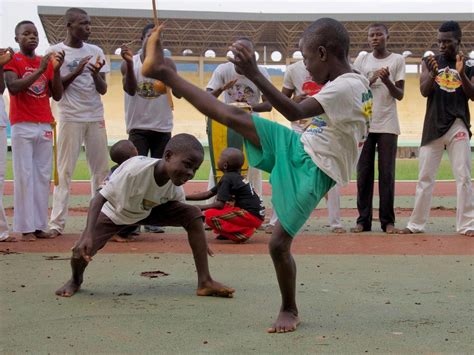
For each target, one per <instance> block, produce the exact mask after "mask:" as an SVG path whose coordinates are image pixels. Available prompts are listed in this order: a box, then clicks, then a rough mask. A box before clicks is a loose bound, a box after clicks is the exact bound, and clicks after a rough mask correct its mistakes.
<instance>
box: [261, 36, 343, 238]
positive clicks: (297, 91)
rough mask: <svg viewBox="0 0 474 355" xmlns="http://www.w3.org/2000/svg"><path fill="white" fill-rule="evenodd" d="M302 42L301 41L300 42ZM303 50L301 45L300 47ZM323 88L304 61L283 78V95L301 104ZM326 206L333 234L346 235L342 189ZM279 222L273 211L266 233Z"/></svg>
mask: <svg viewBox="0 0 474 355" xmlns="http://www.w3.org/2000/svg"><path fill="white" fill-rule="evenodd" d="M300 42H301V41H300ZM300 48H301V45H300ZM319 90H321V86H319V85H318V84H316V83H315V82H314V81H313V78H312V77H311V74H310V73H309V72H308V71H307V70H306V67H305V65H304V62H303V61H302V60H300V61H298V62H296V63H293V64H291V65H289V66H288V68H287V69H286V72H285V76H284V77H283V88H282V90H281V91H282V93H284V94H285V95H286V96H288V97H290V98H291V97H293V100H294V101H296V102H301V101H303V100H304V99H306V98H307V97H308V96H312V95H315V94H316V93H317V92H318V91H319ZM307 123H308V119H303V120H299V121H293V122H291V128H292V129H293V130H294V131H295V132H298V133H303V132H304V130H305V127H306V125H307ZM326 205H327V209H328V224H329V227H330V228H331V232H333V233H345V232H346V230H345V229H344V227H343V225H342V223H341V205H340V187H339V185H335V186H334V187H333V188H332V189H331V190H329V192H328V194H327V197H326ZM277 221H278V217H277V215H276V213H275V211H273V214H272V217H271V218H270V221H269V222H268V224H267V225H266V227H265V233H268V234H270V233H272V230H273V226H274V225H275V223H276V222H277Z"/></svg>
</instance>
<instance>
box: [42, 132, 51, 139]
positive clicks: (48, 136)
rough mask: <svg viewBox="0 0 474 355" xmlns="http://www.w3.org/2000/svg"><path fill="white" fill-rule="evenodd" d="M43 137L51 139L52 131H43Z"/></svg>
mask: <svg viewBox="0 0 474 355" xmlns="http://www.w3.org/2000/svg"><path fill="white" fill-rule="evenodd" d="M43 137H44V138H46V139H48V140H51V139H53V131H44V134H43Z"/></svg>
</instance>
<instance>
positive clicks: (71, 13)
mask: <svg viewBox="0 0 474 355" xmlns="http://www.w3.org/2000/svg"><path fill="white" fill-rule="evenodd" d="M77 15H86V16H87V15H89V14H88V13H87V12H86V11H85V10H83V9H80V8H78V7H71V8H69V9H67V10H66V13H65V14H64V17H65V20H66V24H68V23H70V22H73V21H74V20H75V19H76V16H77Z"/></svg>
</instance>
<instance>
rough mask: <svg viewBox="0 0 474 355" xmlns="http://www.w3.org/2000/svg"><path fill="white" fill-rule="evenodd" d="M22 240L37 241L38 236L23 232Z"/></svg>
mask: <svg viewBox="0 0 474 355" xmlns="http://www.w3.org/2000/svg"><path fill="white" fill-rule="evenodd" d="M21 241H22V242H34V241H36V236H35V234H34V233H23V234H22V235H21Z"/></svg>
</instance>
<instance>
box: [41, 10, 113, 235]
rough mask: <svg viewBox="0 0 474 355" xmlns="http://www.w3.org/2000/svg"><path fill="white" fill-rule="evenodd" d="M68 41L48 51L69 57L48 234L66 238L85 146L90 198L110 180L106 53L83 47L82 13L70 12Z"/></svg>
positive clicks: (86, 24) (86, 31) (85, 24)
mask: <svg viewBox="0 0 474 355" xmlns="http://www.w3.org/2000/svg"><path fill="white" fill-rule="evenodd" d="M65 18H66V26H67V36H66V39H65V41H64V42H61V43H58V44H56V45H54V46H52V47H50V48H49V49H48V51H61V50H64V52H65V54H66V55H65V62H64V65H63V66H62V68H61V78H62V81H63V85H64V95H63V98H62V100H61V101H60V102H59V104H58V108H59V124H58V174H59V185H58V186H56V187H55V188H54V194H53V210H52V212H51V220H50V223H49V227H50V233H51V234H53V235H59V234H61V233H63V231H64V227H65V225H66V217H67V212H68V200H69V188H70V183H71V178H72V174H73V172H74V168H75V167H76V163H77V159H78V158H79V154H80V151H81V146H82V144H84V145H85V148H86V159H87V163H88V165H89V169H90V171H91V175H92V180H91V194H92V195H94V194H95V192H96V190H97V188H98V187H99V185H100V184H101V183H102V181H103V180H104V178H105V177H106V176H107V174H108V170H109V167H108V151H107V134H106V130H105V121H104V108H103V105H102V101H101V98H100V95H104V94H105V93H106V91H107V83H106V81H105V73H107V72H109V67H108V66H107V64H106V61H105V56H104V52H103V51H102V49H100V48H99V47H97V46H95V45H92V44H88V43H85V42H84V41H86V40H87V39H88V38H89V35H90V26H91V20H90V18H89V16H88V15H87V13H86V12H85V11H84V10H82V9H78V8H71V9H68V10H67V11H66V14H65Z"/></svg>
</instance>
